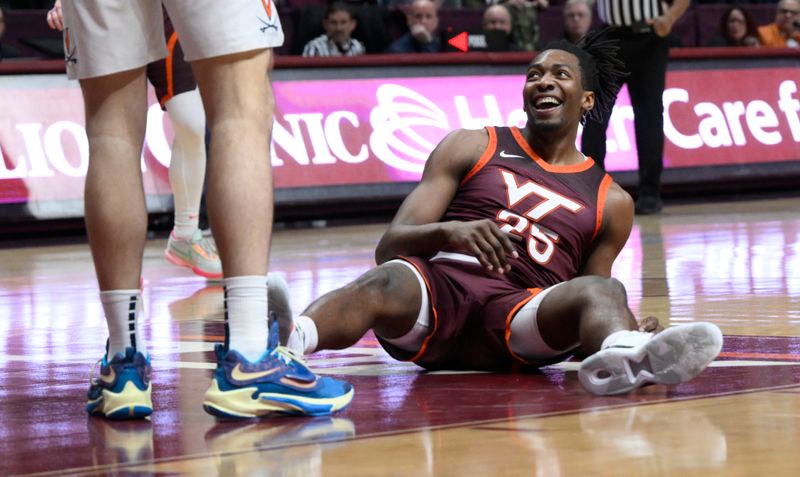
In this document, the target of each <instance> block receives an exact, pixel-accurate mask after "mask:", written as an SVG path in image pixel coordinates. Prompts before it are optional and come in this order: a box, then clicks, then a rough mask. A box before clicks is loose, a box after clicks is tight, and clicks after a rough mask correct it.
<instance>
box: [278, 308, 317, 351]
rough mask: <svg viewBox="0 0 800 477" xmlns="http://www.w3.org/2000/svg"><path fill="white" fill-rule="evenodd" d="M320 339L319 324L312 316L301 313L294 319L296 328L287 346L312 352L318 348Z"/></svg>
mask: <svg viewBox="0 0 800 477" xmlns="http://www.w3.org/2000/svg"><path fill="white" fill-rule="evenodd" d="M318 340H319V336H318V335H317V324H316V323H314V320H312V319H311V318H309V317H307V316H305V315H300V316H298V317H297V318H295V320H294V329H293V330H292V333H291V334H290V335H289V340H288V342H287V343H286V347H287V348H289V349H291V350H292V351H295V352H298V353H302V354H311V353H313V352H314V351H316V350H317V342H318Z"/></svg>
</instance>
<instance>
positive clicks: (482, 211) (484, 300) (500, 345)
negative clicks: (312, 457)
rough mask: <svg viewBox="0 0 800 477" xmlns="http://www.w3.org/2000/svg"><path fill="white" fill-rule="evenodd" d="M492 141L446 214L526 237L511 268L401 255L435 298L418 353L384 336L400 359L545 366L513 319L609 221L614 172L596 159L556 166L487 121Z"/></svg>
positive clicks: (575, 263) (571, 268)
mask: <svg viewBox="0 0 800 477" xmlns="http://www.w3.org/2000/svg"><path fill="white" fill-rule="evenodd" d="M487 131H488V133H489V146H488V147H487V148H486V151H485V152H484V153H483V154H482V155H481V157H480V159H479V160H478V162H477V164H475V166H474V167H473V168H472V169H471V170H470V171H469V173H468V174H467V175H466V177H465V178H464V179H463V181H462V183H461V186H460V187H459V190H458V191H457V192H456V196H455V198H454V199H453V201H452V202H451V204H450V206H449V207H448V209H447V211H446V212H445V217H444V219H443V220H460V221H469V220H480V219H490V220H494V221H495V222H496V223H497V225H498V226H500V228H501V229H502V230H504V231H506V232H508V233H513V234H516V235H518V236H520V237H522V238H523V240H522V241H521V242H520V243H516V242H514V241H512V242H513V243H514V244H515V247H516V248H517V252H518V253H519V258H517V259H511V260H510V263H511V272H510V273H507V274H503V275H500V274H498V273H493V272H488V271H486V270H485V269H484V268H483V267H482V266H481V265H479V264H478V263H477V261H475V262H469V261H467V262H465V261H463V260H458V259H454V258H453V257H452V256H451V257H450V258H448V257H443V256H440V255H437V256H435V257H431V258H423V257H402V258H403V259H404V260H406V261H407V262H409V263H411V264H412V265H413V266H414V267H415V268H416V269H417V271H418V272H419V273H420V275H422V277H423V279H424V281H425V286H426V287H427V289H428V296H429V297H430V300H431V305H430V306H431V318H432V323H431V329H430V333H429V334H428V336H427V337H426V338H425V341H424V343H423V344H422V346H421V348H420V349H419V350H418V351H416V352H409V351H404V350H402V349H399V348H396V347H395V346H393V345H392V344H391V343H389V342H387V341H386V340H383V339H381V338H380V337H379V338H378V340H379V341H380V343H381V345H383V347H384V348H385V349H386V351H388V352H389V354H391V355H392V356H394V357H395V358H397V359H400V360H411V361H414V362H416V363H417V364H419V365H420V366H423V367H426V368H429V369H441V368H450V369H485V370H492V369H498V368H505V367H508V366H512V365H513V364H515V363H525V364H529V365H535V366H542V365H545V364H550V363H553V362H558V361H561V360H562V359H563V358H564V357H565V356H557V357H553V358H552V359H546V360H537V361H531V360H528V359H526V358H523V357H521V356H517V355H515V354H514V352H513V350H512V349H511V346H510V344H509V337H510V335H511V322H512V320H513V319H514V316H515V315H516V313H517V310H519V309H520V308H521V307H522V306H524V305H525V304H526V303H528V302H529V301H530V300H531V299H532V298H533V297H534V296H536V295H537V294H539V292H541V291H542V289H544V288H548V287H550V286H552V285H555V284H556V283H559V282H562V281H566V280H569V279H571V278H573V277H575V276H576V275H578V274H579V273H580V271H581V267H582V266H583V262H584V260H585V259H586V258H587V257H588V255H589V253H590V251H591V249H592V241H593V240H594V238H595V237H596V235H597V233H598V231H599V229H600V224H601V223H602V219H603V217H602V211H603V207H604V205H605V197H606V192H607V191H608V187H609V186H610V185H611V178H610V176H608V174H606V173H605V172H603V170H602V169H600V168H599V167H597V166H595V164H594V161H592V160H591V159H587V160H586V161H584V162H582V163H580V164H576V165H571V166H554V165H551V164H548V163H546V162H544V161H543V160H542V159H541V158H539V157H538V156H537V155H536V154H535V153H534V152H533V150H531V148H530V146H529V145H528V143H527V142H526V141H525V139H524V138H523V137H522V133H521V132H520V131H519V129H516V128H488V129H487Z"/></svg>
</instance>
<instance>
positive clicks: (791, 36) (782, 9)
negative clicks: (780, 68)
mask: <svg viewBox="0 0 800 477" xmlns="http://www.w3.org/2000/svg"><path fill="white" fill-rule="evenodd" d="M758 35H759V36H760V37H761V44H762V45H764V46H771V47H775V48H798V47H800V0H781V1H780V2H778V5H777V7H776V10H775V21H774V22H773V23H770V24H769V25H764V26H761V27H758Z"/></svg>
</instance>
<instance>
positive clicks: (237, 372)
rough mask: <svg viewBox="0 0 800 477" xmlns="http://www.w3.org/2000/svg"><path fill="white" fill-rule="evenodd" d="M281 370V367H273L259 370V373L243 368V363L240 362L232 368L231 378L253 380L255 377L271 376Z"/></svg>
mask: <svg viewBox="0 0 800 477" xmlns="http://www.w3.org/2000/svg"><path fill="white" fill-rule="evenodd" d="M278 370H280V368H272V369H268V370H266V371H259V372H257V373H251V372H247V371H243V370H242V364H241V363H238V364H237V365H236V366H235V367H234V368H233V369H232V370H231V378H233V379H235V380H236V381H251V380H254V379H260V378H263V377H265V376H269V375H270V374H273V373H275V372H277V371H278Z"/></svg>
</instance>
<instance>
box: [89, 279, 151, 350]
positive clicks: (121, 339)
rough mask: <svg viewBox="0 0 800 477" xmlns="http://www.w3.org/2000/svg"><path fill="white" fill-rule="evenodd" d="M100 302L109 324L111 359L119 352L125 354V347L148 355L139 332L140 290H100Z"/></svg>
mask: <svg viewBox="0 0 800 477" xmlns="http://www.w3.org/2000/svg"><path fill="white" fill-rule="evenodd" d="M100 303H102V304H103V311H104V312H105V314H106V323H107V324H108V353H107V355H106V358H107V359H108V360H109V361H111V360H112V359H113V358H114V355H116V354H117V353H122V354H125V348H135V349H136V351H139V352H140V353H142V354H143V355H145V356H147V348H146V347H145V343H144V340H143V339H142V338H141V336H140V334H139V315H140V314H141V310H142V292H141V291H140V290H108V291H101V292H100Z"/></svg>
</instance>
